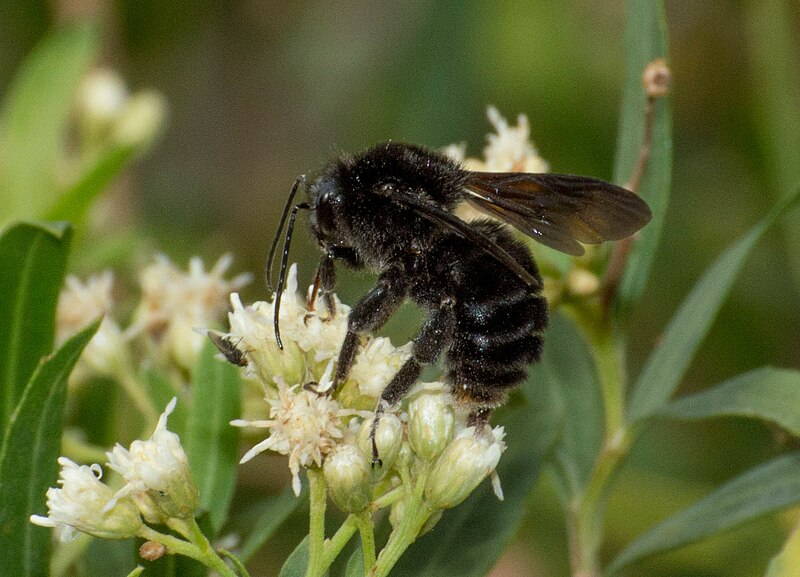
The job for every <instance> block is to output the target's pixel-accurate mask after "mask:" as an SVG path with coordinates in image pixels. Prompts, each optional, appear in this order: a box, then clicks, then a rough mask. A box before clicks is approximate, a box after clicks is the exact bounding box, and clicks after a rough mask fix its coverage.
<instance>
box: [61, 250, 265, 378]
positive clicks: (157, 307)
mask: <svg viewBox="0 0 800 577" xmlns="http://www.w3.org/2000/svg"><path fill="white" fill-rule="evenodd" d="M231 262H232V259H231V257H230V256H229V255H226V256H223V257H222V258H220V259H219V260H218V261H217V262H216V264H214V266H213V267H212V268H211V270H210V271H208V272H206V271H205V270H204V266H203V261H202V260H201V259H200V258H199V257H194V258H192V259H191V261H190V262H189V270H188V271H186V272H184V271H182V270H180V269H179V268H177V267H176V266H175V265H174V264H173V263H172V262H171V261H170V260H169V259H168V258H167V257H165V256H163V255H158V256H156V258H155V262H154V263H153V264H151V265H149V266H147V267H145V269H144V270H143V271H142V273H141V277H140V283H141V291H142V296H141V301H140V303H139V305H138V306H137V308H136V312H135V314H134V320H133V322H132V323H131V325H130V326H128V327H127V328H126V329H124V330H123V329H121V328H120V326H119V324H118V323H117V322H116V321H115V320H114V318H113V317H112V316H111V315H112V313H113V308H114V299H113V296H112V290H113V284H114V277H113V275H112V273H111V272H110V271H106V272H103V273H102V274H100V275H96V276H92V277H90V278H89V279H88V280H87V281H86V282H82V281H81V280H80V279H78V278H77V277H75V276H69V277H67V279H66V282H65V287H64V289H63V290H62V291H61V295H60V297H59V302H58V310H57V315H56V339H57V342H58V344H61V343H63V342H64V341H65V340H66V339H67V338H68V337H70V336H71V335H73V334H75V333H76V332H78V331H79V330H80V329H82V328H83V327H84V326H86V325H87V324H88V323H90V322H92V321H93V320H95V319H97V318H98V317H99V316H100V315H105V316H104V317H103V322H102V323H101V325H100V328H99V330H98V331H97V333H96V334H95V336H94V337H93V338H92V340H91V341H90V343H89V345H88V346H87V347H86V349H85V351H84V353H83V355H82V356H81V359H80V362H79V363H78V365H77V367H76V369H75V371H74V372H73V375H72V376H71V382H73V383H75V382H81V381H82V380H84V378H85V377H87V376H91V375H100V376H118V375H120V373H125V372H126V371H127V372H128V373H130V372H132V368H131V366H130V364H131V358H130V356H131V355H130V350H129V349H130V347H129V343H130V341H131V340H132V339H134V338H137V337H149V338H150V339H151V341H152V342H153V343H155V346H156V350H155V352H156V355H157V356H159V357H161V358H162V359H168V360H171V361H173V362H176V363H177V364H178V365H179V366H181V367H184V368H187V369H188V368H191V367H193V366H194V364H195V361H196V359H197V354H198V353H199V351H200V347H201V346H202V345H203V342H204V341H203V337H202V336H200V335H198V334H196V333H194V332H193V331H192V328H193V327H197V326H209V325H212V324H214V323H216V322H218V320H219V319H220V317H222V315H223V313H224V312H225V310H226V308H227V299H228V295H229V294H230V293H231V291H234V290H237V289H239V288H240V287H242V286H244V285H245V284H246V283H247V282H249V280H250V275H249V274H241V275H238V276H236V277H234V278H233V279H230V280H227V279H225V278H224V277H225V274H226V272H227V270H228V268H229V267H230V265H231ZM151 350H152V349H151Z"/></svg>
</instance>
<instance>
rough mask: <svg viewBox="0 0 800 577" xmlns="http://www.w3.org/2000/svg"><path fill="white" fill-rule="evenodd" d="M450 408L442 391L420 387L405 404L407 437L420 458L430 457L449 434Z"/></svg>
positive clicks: (434, 455)
mask: <svg viewBox="0 0 800 577" xmlns="http://www.w3.org/2000/svg"><path fill="white" fill-rule="evenodd" d="M454 423H455V417H454V415H453V408H452V407H451V406H450V404H449V403H448V402H447V397H446V396H445V395H444V394H443V393H439V392H430V391H423V392H421V393H420V394H418V395H417V396H416V397H414V398H413V399H412V400H411V401H410V402H409V404H408V440H409V442H410V443H411V448H412V449H414V452H415V453H416V454H417V456H419V457H420V458H421V459H423V460H425V461H432V460H433V459H435V458H436V457H438V456H439V454H440V453H441V452H442V451H443V450H444V448H445V447H446V446H447V444H448V443H449V442H450V439H451V437H452V436H453V425H454Z"/></svg>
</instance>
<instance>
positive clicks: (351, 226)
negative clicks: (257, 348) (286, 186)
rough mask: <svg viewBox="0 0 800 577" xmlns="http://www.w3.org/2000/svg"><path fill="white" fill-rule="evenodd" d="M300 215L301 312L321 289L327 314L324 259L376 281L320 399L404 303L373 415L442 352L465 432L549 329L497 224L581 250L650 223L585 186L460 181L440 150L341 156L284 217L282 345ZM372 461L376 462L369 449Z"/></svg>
mask: <svg viewBox="0 0 800 577" xmlns="http://www.w3.org/2000/svg"><path fill="white" fill-rule="evenodd" d="M303 183H305V178H304V177H300V178H299V179H298V180H297V182H295V185H294V187H293V188H292V191H291V193H290V195H289V198H288V200H287V203H286V206H285V208H284V211H283V215H282V217H281V224H280V229H279V231H278V236H276V238H275V241H274V242H273V245H272V249H271V251H270V258H269V260H268V263H267V276H268V277H269V271H270V270H271V266H272V262H273V258H274V255H275V251H276V248H277V245H278V242H279V238H280V234H281V233H280V230H282V229H283V225H284V223H285V221H286V218H287V216H288V215H289V212H290V207H291V205H292V202H293V198H294V195H295V193H296V192H297V190H298V187H299V186H300V185H301V184H303ZM462 201H466V202H467V203H468V204H469V205H471V206H472V207H473V208H475V209H477V210H478V211H480V212H482V213H484V214H486V215H488V216H491V217H494V218H495V219H497V220H490V219H479V220H474V221H471V222H466V221H464V220H461V219H460V218H458V217H456V216H455V215H454V214H453V211H454V209H455V208H456V206H457V205H458V204H459V203H461V202H462ZM302 209H308V210H309V211H310V213H311V214H310V221H311V230H312V232H313V234H314V236H315V237H316V239H317V242H318V243H319V246H320V248H321V250H322V259H321V261H320V264H319V267H318V269H317V273H316V277H315V280H314V288H313V290H312V295H311V298H310V303H309V304H310V308H313V303H314V299H315V298H316V294H317V292H318V291H319V292H320V295H321V297H322V298H323V299H325V300H326V303H327V304H328V307H327V308H328V311H330V312H329V314H333V311H334V310H335V309H334V307H333V302H332V300H333V299H332V291H333V289H334V284H335V271H334V263H335V261H337V260H339V261H343V262H344V263H345V264H347V265H349V266H350V267H352V268H355V269H361V268H367V269H370V270H373V271H375V272H377V273H378V281H377V284H376V285H375V287H374V288H373V289H372V290H370V291H369V292H368V293H367V294H366V295H364V296H363V297H362V298H361V299H360V300H359V301H358V302H357V303H356V304H355V305H354V306H353V308H352V310H351V311H350V316H349V318H348V325H347V335H346V336H345V339H344V343H343V345H342V349H341V352H340V354H339V359H338V363H337V365H336V374H335V377H334V381H333V386H332V387H331V389H330V390H335V388H336V386H337V385H338V384H340V383H342V382H344V381H345V380H346V378H347V375H348V373H349V371H350V368H351V367H352V365H353V361H354V359H355V356H356V352H357V349H358V346H359V335H361V334H362V333H366V332H372V331H376V330H378V329H379V328H380V327H381V326H382V325H383V324H384V323H385V322H386V321H387V320H388V319H389V318H390V317H391V316H392V314H393V313H394V312H395V310H397V308H398V307H399V306H400V304H401V303H402V302H403V301H404V300H405V299H406V298H410V299H413V300H414V301H415V302H416V303H417V304H418V305H419V306H420V307H421V308H423V309H424V310H425V311H427V313H428V318H427V320H426V321H425V323H424V324H423V326H422V328H421V330H420V332H419V334H418V335H417V337H416V338H415V340H414V346H413V351H412V354H411V358H409V359H408V361H406V363H405V364H404V365H403V366H402V367H401V368H400V370H399V371H398V372H397V374H396V375H395V376H394V378H393V379H392V380H391V381H390V382H389V384H388V385H387V386H386V388H385V389H384V390H383V393H382V394H381V398H380V400H379V401H378V406H377V409H376V415H377V416H380V414H381V413H382V412H383V411H384V410H385V409H386V408H388V407H389V406H391V405H393V404H394V403H396V402H398V401H400V400H401V399H402V398H403V397H404V396H405V395H406V394H407V393H408V391H409V390H410V388H411V387H412V386H413V384H414V382H415V381H416V380H417V378H418V377H419V375H420V371H421V369H422V367H423V366H424V365H426V364H429V363H433V362H435V361H436V359H437V358H438V357H439V355H440V354H442V353H444V355H445V359H444V361H445V362H444V366H445V369H446V375H445V379H446V382H447V383H448V384H449V386H450V390H451V391H452V394H453V395H454V397H455V398H456V399H457V401H459V402H461V403H464V404H465V405H466V406H467V407H468V408H469V410H470V422H471V423H472V424H476V425H482V424H483V423H485V422H486V420H487V419H488V417H489V415H490V412H491V410H492V409H493V408H494V407H496V406H498V405H500V404H502V403H503V402H504V401H505V399H506V396H507V394H508V392H509V390H510V389H512V388H513V387H515V386H517V385H518V384H520V383H521V382H522V381H524V380H525V378H526V376H527V371H528V366H529V365H530V363H532V362H533V361H536V360H538V359H539V357H540V355H541V352H542V333H543V331H544V329H545V328H546V326H547V303H546V302H545V299H544V297H543V296H542V292H541V291H542V278H541V276H540V275H539V271H538V270H537V267H536V264H535V263H534V261H533V259H532V258H531V255H530V252H529V251H528V249H527V248H526V246H525V245H524V244H523V243H522V242H521V241H520V240H517V239H515V238H514V236H513V235H512V233H511V232H510V231H509V230H508V229H507V228H506V227H505V226H503V224H502V222H506V223H509V224H511V225H513V226H514V227H516V228H517V229H519V230H521V231H522V232H523V233H525V234H526V235H528V236H530V237H532V238H534V239H536V240H537V241H539V242H541V243H542V244H545V245H547V246H550V247H552V248H555V249H558V250H560V251H563V252H566V253H568V254H572V255H580V254H583V252H584V250H583V247H582V246H581V245H580V244H579V243H589V244H597V243H601V242H603V241H605V240H618V239H622V238H625V237H627V236H629V235H631V234H633V233H634V232H636V231H637V230H639V229H640V228H641V227H642V226H644V225H645V224H646V223H647V222H648V221H649V220H650V217H651V214H650V210H649V208H648V206H647V204H646V203H645V202H644V201H643V200H642V199H641V198H639V197H638V196H636V195H635V194H634V193H632V192H630V191H628V190H626V189H624V188H620V187H618V186H614V185H613V184H609V183H607V182H604V181H602V180H598V179H595V178H590V177H583V176H571V175H564V174H527V173H489V172H470V171H466V170H464V169H463V168H461V167H460V166H459V165H458V164H457V163H456V162H454V161H452V160H450V159H448V158H446V157H445V156H442V155H441V154H438V153H435V152H432V151H429V150H426V149H424V148H421V147H418V146H412V145H407V144H399V143H394V142H390V143H386V144H381V145H379V146H376V147H374V148H371V149H369V150H367V151H365V152H363V153H361V154H359V155H357V156H355V157H350V156H343V157H341V158H338V159H337V160H335V161H333V162H332V163H330V164H329V165H328V166H327V167H326V168H325V169H324V170H323V172H322V173H321V175H320V176H318V177H317V178H316V179H315V180H314V181H313V182H312V183H311V185H310V186H308V201H307V202H302V203H300V204H297V205H295V206H294V208H292V209H291V217H290V218H289V224H288V227H287V230H286V237H285V240H284V249H283V258H282V262H281V272H280V276H279V282H278V287H277V291H276V305H275V309H276V310H275V335H276V338H277V340H278V344H279V345H280V332H279V327H278V311H279V307H280V298H281V293H282V291H283V287H284V277H285V272H286V264H287V262H288V251H289V242H290V240H291V235H292V230H293V228H294V221H295V217H296V216H297V212H298V211H299V210H302ZM498 220H499V221H502V222H497V221H498ZM375 423H377V418H376V420H375ZM373 432H374V430H373ZM373 451H375V449H374V447H373ZM373 460H374V461H376V462H377V461H378V458H377V454H373Z"/></svg>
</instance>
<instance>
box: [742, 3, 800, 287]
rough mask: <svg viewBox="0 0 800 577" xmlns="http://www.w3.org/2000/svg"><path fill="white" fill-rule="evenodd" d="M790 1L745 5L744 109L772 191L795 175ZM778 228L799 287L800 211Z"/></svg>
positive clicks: (798, 83)
mask: <svg viewBox="0 0 800 577" xmlns="http://www.w3.org/2000/svg"><path fill="white" fill-rule="evenodd" d="M792 4H793V3H792V2H791V0H762V1H760V2H748V3H747V4H746V5H745V6H746V8H745V10H746V11H747V16H748V18H747V20H748V21H747V24H749V25H748V26H745V27H744V30H745V32H746V34H747V35H748V36H747V40H748V41H747V43H746V46H747V49H748V51H749V55H750V58H749V62H748V63H747V64H749V65H748V66H747V70H748V74H747V78H748V80H749V81H750V92H749V96H750V98H751V99H752V103H753V105H751V106H748V110H749V112H750V114H752V119H751V120H752V126H753V127H754V128H755V133H756V135H757V136H758V139H759V141H760V145H761V151H762V153H761V154H760V155H756V157H758V156H762V157H763V163H764V169H762V170H761V172H762V173H763V175H764V178H765V179H766V180H767V181H768V184H769V185H770V188H771V189H772V194H773V195H775V196H776V197H777V195H778V194H780V193H781V192H782V191H784V190H786V189H787V188H789V187H790V186H792V184H794V183H795V182H797V181H798V180H800V106H798V105H797V103H798V101H800V52H799V51H798V43H797V27H796V26H793V18H792V10H791V8H790V7H791V6H792ZM781 228H782V229H783V235H784V238H785V239H786V240H785V246H786V247H787V248H789V250H786V253H785V255H786V256H785V258H786V259H787V260H788V262H789V268H790V271H791V272H792V273H793V277H794V284H795V290H800V250H798V247H800V214H798V213H795V214H792V215H790V216H788V217H787V218H786V219H785V220H784V221H783V222H782V223H781Z"/></svg>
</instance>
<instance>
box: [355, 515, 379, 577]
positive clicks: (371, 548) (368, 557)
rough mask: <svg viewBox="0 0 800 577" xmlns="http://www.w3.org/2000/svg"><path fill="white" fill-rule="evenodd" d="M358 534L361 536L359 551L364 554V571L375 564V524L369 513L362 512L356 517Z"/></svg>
mask: <svg viewBox="0 0 800 577" xmlns="http://www.w3.org/2000/svg"><path fill="white" fill-rule="evenodd" d="M356 519H357V520H358V532H359V534H360V536H361V550H362V552H363V553H364V570H365V571H366V570H367V569H368V568H370V567H372V566H373V565H374V564H375V523H373V522H372V515H371V514H370V513H369V511H363V512H361V513H359V514H358V516H357V517H356Z"/></svg>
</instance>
